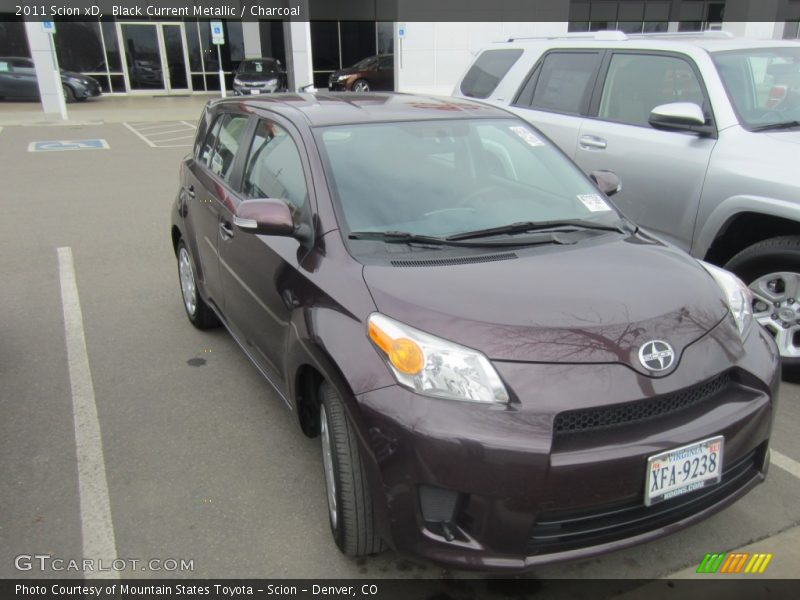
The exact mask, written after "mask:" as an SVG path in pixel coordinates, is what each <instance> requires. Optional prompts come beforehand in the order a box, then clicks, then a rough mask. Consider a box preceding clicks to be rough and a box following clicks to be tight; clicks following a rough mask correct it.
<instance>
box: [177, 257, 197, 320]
mask: <svg viewBox="0 0 800 600" xmlns="http://www.w3.org/2000/svg"><path fill="white" fill-rule="evenodd" d="M178 271H179V273H180V277H181V293H182V294H183V304H184V306H185V307H186V312H188V313H189V314H190V315H194V313H195V311H196V310H197V286H196V285H195V282H194V269H192V259H191V258H190V257H189V252H188V250H186V248H185V247H182V248H181V249H180V251H179V252H178Z"/></svg>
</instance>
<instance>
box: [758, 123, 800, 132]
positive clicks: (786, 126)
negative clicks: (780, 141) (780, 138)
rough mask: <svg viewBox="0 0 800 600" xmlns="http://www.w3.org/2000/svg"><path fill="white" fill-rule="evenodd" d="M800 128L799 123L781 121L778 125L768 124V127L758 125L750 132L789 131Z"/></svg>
mask: <svg viewBox="0 0 800 600" xmlns="http://www.w3.org/2000/svg"><path fill="white" fill-rule="evenodd" d="M792 127H800V121H782V122H780V123H770V124H769V125H758V126H757V127H753V128H752V129H751V130H750V131H777V130H778V129H791V128H792Z"/></svg>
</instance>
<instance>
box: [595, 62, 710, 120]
mask: <svg viewBox="0 0 800 600" xmlns="http://www.w3.org/2000/svg"><path fill="white" fill-rule="evenodd" d="M671 102H692V103H694V104H697V105H698V106H700V107H703V105H704V97H703V88H702V87H701V85H700V81H698V79H697V76H696V75H695V74H694V71H693V70H692V67H691V65H689V63H688V62H686V61H685V60H683V59H680V58H676V57H674V56H658V55H653V54H650V55H648V54H615V55H614V56H613V57H612V58H611V64H610V65H609V67H608V75H607V76H606V81H605V84H604V87H603V95H602V97H601V99H600V109H599V111H598V115H597V116H598V117H600V118H601V119H607V120H609V121H617V122H619V123H627V124H628V125H640V126H643V127H649V123H648V119H649V117H650V111H652V110H653V109H654V108H655V107H656V106H658V105H660V104H669V103H671Z"/></svg>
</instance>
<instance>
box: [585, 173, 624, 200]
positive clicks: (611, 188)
mask: <svg viewBox="0 0 800 600" xmlns="http://www.w3.org/2000/svg"><path fill="white" fill-rule="evenodd" d="M589 177H591V178H592V181H594V182H595V183H596V184H597V187H599V188H600V191H601V192H603V193H604V194H605V195H606V196H613V195H614V194H616V193H617V192H619V191H620V190H621V189H622V182H621V181H620V179H619V177H618V176H617V174H616V173H614V172H612V171H592V173H591V175H589Z"/></svg>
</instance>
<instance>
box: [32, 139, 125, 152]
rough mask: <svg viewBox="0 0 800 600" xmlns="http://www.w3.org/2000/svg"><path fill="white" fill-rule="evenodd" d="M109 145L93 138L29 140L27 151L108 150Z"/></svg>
mask: <svg viewBox="0 0 800 600" xmlns="http://www.w3.org/2000/svg"><path fill="white" fill-rule="evenodd" d="M109 148H110V146H109V145H108V142H107V141H105V140H103V139H94V140H47V141H43V142H31V143H30V144H28V152H60V151H65V150H108V149H109Z"/></svg>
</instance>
